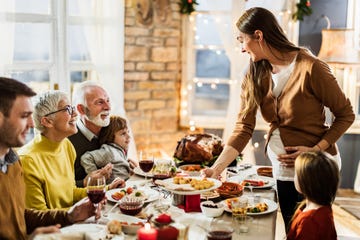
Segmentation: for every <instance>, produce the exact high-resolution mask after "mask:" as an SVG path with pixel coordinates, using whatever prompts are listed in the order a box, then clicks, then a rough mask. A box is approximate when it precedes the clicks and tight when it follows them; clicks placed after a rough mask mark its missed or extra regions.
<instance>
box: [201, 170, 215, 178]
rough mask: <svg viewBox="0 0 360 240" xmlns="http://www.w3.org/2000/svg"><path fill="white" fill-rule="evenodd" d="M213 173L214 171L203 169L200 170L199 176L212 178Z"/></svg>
mask: <svg viewBox="0 0 360 240" xmlns="http://www.w3.org/2000/svg"><path fill="white" fill-rule="evenodd" d="M214 173H215V171H214V169H211V168H205V169H203V170H201V176H204V177H212V176H213V174H214Z"/></svg>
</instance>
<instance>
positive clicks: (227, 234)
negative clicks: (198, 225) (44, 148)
mask: <svg viewBox="0 0 360 240" xmlns="http://www.w3.org/2000/svg"><path fill="white" fill-rule="evenodd" d="M233 232H234V228H233V227H232V226H231V225H229V224H228V223H226V222H224V221H222V220H213V221H211V224H210V230H208V231H207V233H206V237H207V240H231V239H232V234H233Z"/></svg>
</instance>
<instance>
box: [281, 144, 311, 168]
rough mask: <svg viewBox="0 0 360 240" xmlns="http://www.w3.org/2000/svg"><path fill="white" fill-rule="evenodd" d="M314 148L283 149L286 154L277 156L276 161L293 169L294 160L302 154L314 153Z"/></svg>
mask: <svg viewBox="0 0 360 240" xmlns="http://www.w3.org/2000/svg"><path fill="white" fill-rule="evenodd" d="M316 150H317V149H315V148H314V147H305V146H292V147H285V151H286V152H287V153H286V154H279V155H278V160H279V161H280V162H281V163H282V164H284V165H285V166H287V167H294V164H295V159H296V158H297V156H299V155H300V154H301V153H303V152H310V151H316Z"/></svg>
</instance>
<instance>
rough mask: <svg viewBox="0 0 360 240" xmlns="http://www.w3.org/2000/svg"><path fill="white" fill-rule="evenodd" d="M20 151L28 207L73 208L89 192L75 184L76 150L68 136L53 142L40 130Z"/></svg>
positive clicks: (40, 208)
mask: <svg viewBox="0 0 360 240" xmlns="http://www.w3.org/2000/svg"><path fill="white" fill-rule="evenodd" d="M18 154H19V155H20V160H21V164H22V167H23V171H24V179H25V185H26V202H25V204H26V207H27V208H33V209H39V210H42V209H61V208H69V207H71V206H72V205H73V204H74V203H75V202H77V201H79V200H80V199H82V198H83V197H85V196H86V189H85V188H77V187H76V186H75V176H74V161H75V158H76V153H75V149H74V147H73V145H72V144H71V142H70V141H69V140H68V139H67V138H65V139H64V140H63V141H61V142H52V141H50V140H49V139H48V138H46V137H44V136H42V135H40V134H39V135H37V136H35V138H34V139H33V140H32V141H31V142H29V143H28V144H27V145H25V146H24V147H22V148H21V149H19V151H18Z"/></svg>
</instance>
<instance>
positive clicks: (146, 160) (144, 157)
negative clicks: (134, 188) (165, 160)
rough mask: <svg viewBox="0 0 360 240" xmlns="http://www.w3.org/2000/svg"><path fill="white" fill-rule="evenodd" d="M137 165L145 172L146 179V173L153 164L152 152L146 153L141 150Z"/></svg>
mask: <svg viewBox="0 0 360 240" xmlns="http://www.w3.org/2000/svg"><path fill="white" fill-rule="evenodd" d="M139 166H140V168H141V170H142V171H143V172H144V173H145V181H146V180H147V176H148V173H149V172H150V171H151V169H152V168H153V166H154V156H153V155H152V154H147V153H145V152H143V151H141V152H140V161H139Z"/></svg>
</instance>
